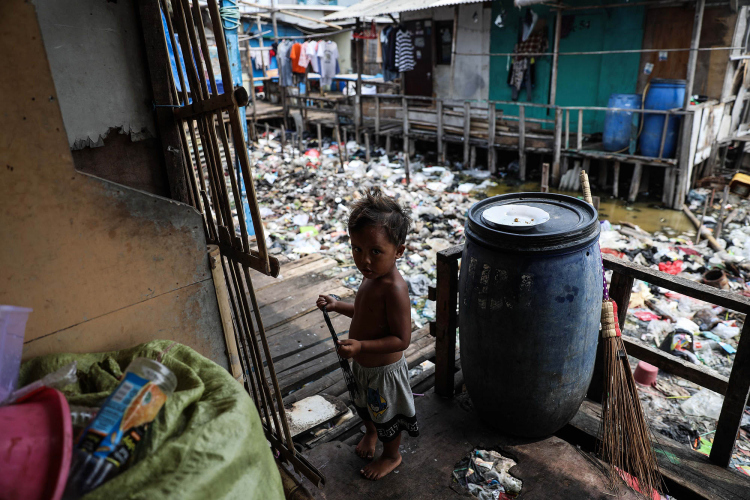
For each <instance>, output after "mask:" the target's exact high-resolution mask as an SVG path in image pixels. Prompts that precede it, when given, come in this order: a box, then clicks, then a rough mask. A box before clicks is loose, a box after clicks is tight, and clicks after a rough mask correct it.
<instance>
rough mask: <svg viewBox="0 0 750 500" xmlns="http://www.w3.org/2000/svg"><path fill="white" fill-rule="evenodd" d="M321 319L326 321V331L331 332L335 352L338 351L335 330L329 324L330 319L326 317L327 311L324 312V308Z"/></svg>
mask: <svg viewBox="0 0 750 500" xmlns="http://www.w3.org/2000/svg"><path fill="white" fill-rule="evenodd" d="M323 317H324V318H325V320H326V325H328V329H329V330H330V331H331V337H333V343H334V345H335V346H336V350H338V348H339V338H338V337H337V336H336V330H334V329H333V323H331V317H330V316H329V315H328V311H326V309H325V308H323Z"/></svg>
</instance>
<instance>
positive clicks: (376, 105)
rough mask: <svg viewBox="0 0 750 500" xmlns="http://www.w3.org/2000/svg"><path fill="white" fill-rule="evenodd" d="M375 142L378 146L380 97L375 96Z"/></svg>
mask: <svg viewBox="0 0 750 500" xmlns="http://www.w3.org/2000/svg"><path fill="white" fill-rule="evenodd" d="M375 142H376V143H377V144H378V146H380V97H378V96H375Z"/></svg>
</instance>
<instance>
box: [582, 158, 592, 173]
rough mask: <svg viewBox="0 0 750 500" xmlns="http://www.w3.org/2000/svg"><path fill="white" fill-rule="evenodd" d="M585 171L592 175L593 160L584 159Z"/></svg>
mask: <svg viewBox="0 0 750 500" xmlns="http://www.w3.org/2000/svg"><path fill="white" fill-rule="evenodd" d="M583 171H584V172H586V173H587V174H590V173H591V158H584V159H583Z"/></svg>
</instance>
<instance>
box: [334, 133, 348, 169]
mask: <svg viewBox="0 0 750 500" xmlns="http://www.w3.org/2000/svg"><path fill="white" fill-rule="evenodd" d="M334 128H335V130H336V143H337V144H338V146H339V162H340V163H341V168H343V167H344V153H343V152H342V151H341V150H342V149H344V148H346V146H344V148H342V147H341V132H340V131H339V124H338V123H336V124H335V125H334Z"/></svg>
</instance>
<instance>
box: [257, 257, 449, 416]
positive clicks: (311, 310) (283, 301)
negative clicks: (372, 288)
mask: <svg viewBox="0 0 750 500" xmlns="http://www.w3.org/2000/svg"><path fill="white" fill-rule="evenodd" d="M349 275H351V272H341V271H340V270H338V268H337V264H336V261H335V260H333V259H331V258H329V257H325V256H323V255H320V254H316V255H309V256H306V257H303V258H301V259H299V260H297V261H292V262H290V263H287V264H284V265H282V267H281V273H280V274H279V277H278V278H271V277H269V276H265V275H262V274H260V273H256V272H252V273H251V280H252V284H253V287H254V288H255V293H256V295H257V297H258V305H259V307H260V313H261V317H262V319H263V324H264V326H265V330H266V337H267V339H268V344H269V348H270V350H271V357H272V358H273V363H274V367H275V369H276V376H277V378H278V381H279V386H280V387H281V392H282V395H283V396H284V402H285V403H287V404H291V403H293V402H295V401H299V400H300V399H303V398H305V397H308V396H312V395H315V394H319V393H326V394H329V395H331V396H338V397H342V398H343V399H344V400H345V401H346V402H349V398H348V393H347V390H346V386H345V384H344V380H343V376H342V375H341V372H340V370H339V369H338V367H339V364H338V356H337V355H336V353H335V349H334V346H333V341H332V340H331V334H330V332H329V331H328V327H327V326H326V324H325V320H324V319H323V314H322V313H321V312H320V310H318V308H317V307H316V306H315V301H316V299H317V298H318V295H320V294H336V295H338V296H339V297H341V298H342V300H344V301H346V302H353V301H354V292H353V291H352V290H351V289H350V288H347V287H345V286H344V284H343V278H345V277H347V276H349ZM331 322H332V323H333V326H334V328H335V329H336V333H337V334H338V335H339V337H340V338H342V339H346V338H348V333H349V324H350V322H351V319H350V318H347V317H346V316H342V315H339V314H335V313H334V314H331ZM434 353H435V340H434V338H432V337H431V336H430V335H429V330H428V329H427V328H422V329H420V330H417V331H415V332H413V333H412V341H411V345H410V346H409V349H407V351H406V353H405V355H406V358H407V362H408V363H409V367H410V368H412V367H414V366H416V365H418V364H419V363H421V362H423V361H424V360H426V359H429V358H431V357H433V356H434Z"/></svg>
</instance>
